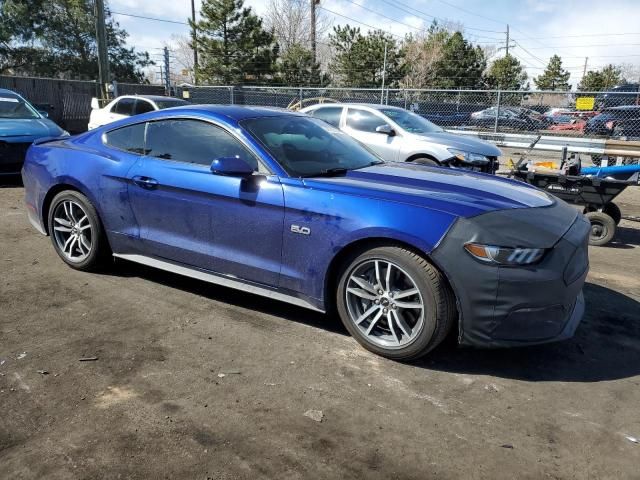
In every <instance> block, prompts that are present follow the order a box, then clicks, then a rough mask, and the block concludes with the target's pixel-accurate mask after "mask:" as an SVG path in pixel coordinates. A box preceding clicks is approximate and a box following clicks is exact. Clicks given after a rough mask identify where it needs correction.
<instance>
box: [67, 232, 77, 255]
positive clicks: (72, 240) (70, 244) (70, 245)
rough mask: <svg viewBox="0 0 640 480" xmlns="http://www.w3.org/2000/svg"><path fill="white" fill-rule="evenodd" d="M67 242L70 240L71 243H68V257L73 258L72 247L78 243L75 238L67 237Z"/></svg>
mask: <svg viewBox="0 0 640 480" xmlns="http://www.w3.org/2000/svg"><path fill="white" fill-rule="evenodd" d="M69 240H71V242H70V243H69V256H70V257H73V247H74V246H75V244H76V242H77V241H78V238H77V237H69Z"/></svg>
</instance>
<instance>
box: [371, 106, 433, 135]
mask: <svg viewBox="0 0 640 480" xmlns="http://www.w3.org/2000/svg"><path fill="white" fill-rule="evenodd" d="M380 111H381V112H382V113H384V114H385V115H386V116H387V117H389V118H390V119H391V120H393V121H394V122H396V123H397V124H398V125H400V126H401V127H402V128H403V129H404V130H406V131H407V132H409V133H431V132H441V131H442V128H440V127H439V126H437V125H436V124H434V123H431V122H430V121H429V120H427V119H426V118H422V117H421V116H420V115H416V114H415V113H413V112H409V111H408V110H400V109H398V110H396V109H395V108H385V109H381V110H380Z"/></svg>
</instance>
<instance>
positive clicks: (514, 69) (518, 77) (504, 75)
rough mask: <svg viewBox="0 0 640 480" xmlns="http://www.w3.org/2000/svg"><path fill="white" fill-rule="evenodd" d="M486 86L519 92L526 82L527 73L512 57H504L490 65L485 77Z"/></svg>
mask: <svg viewBox="0 0 640 480" xmlns="http://www.w3.org/2000/svg"><path fill="white" fill-rule="evenodd" d="M486 81H487V85H488V86H489V87H491V88H501V89H504V90H520V89H521V88H523V87H524V86H525V83H526V81H527V72H525V71H524V70H523V68H522V64H521V63H520V62H519V61H518V59H517V58H516V57H514V56H512V55H505V56H504V57H502V58H499V59H498V60H496V61H495V62H493V63H492V64H491V67H489V71H488V72H487V75H486Z"/></svg>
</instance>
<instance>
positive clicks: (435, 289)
mask: <svg viewBox="0 0 640 480" xmlns="http://www.w3.org/2000/svg"><path fill="white" fill-rule="evenodd" d="M337 306H338V312H339V314H340V317H341V319H342V322H343V323H344V325H345V326H346V328H347V329H348V330H349V332H350V333H351V334H352V335H353V336H354V338H355V339H356V340H358V342H360V343H361V344H362V345H363V346H364V347H365V348H367V349H368V350H371V351H372V352H374V353H377V354H379V355H382V356H385V357H388V358H392V359H396V360H412V359H416V358H419V357H421V356H422V355H425V354H426V353H428V352H429V351H430V350H432V349H433V348H435V346H436V345H438V344H439V343H440V342H441V341H442V340H443V339H444V338H445V336H446V335H447V333H448V332H449V330H450V329H451V327H452V325H453V324H454V321H455V318H456V310H455V301H454V299H453V294H452V292H451V290H450V288H449V286H448V285H447V284H446V282H445V280H444V278H443V277H442V275H441V274H440V272H438V271H437V270H436V269H435V268H434V267H433V266H432V265H431V264H429V263H428V262H427V261H426V260H425V259H424V258H422V257H420V256H418V255H416V254H415V253H413V252H410V251H408V250H405V249H403V248H399V247H380V248H375V249H372V250H370V251H368V252H365V253H363V254H361V255H359V256H358V257H357V258H355V259H353V261H351V262H350V263H349V265H348V266H347V268H346V269H345V270H344V272H343V274H342V277H341V280H340V283H339V286H338V298H337Z"/></svg>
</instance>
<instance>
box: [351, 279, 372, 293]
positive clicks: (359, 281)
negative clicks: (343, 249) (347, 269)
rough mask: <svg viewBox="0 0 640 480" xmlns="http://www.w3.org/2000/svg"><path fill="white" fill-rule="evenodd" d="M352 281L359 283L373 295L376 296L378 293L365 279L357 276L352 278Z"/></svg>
mask: <svg viewBox="0 0 640 480" xmlns="http://www.w3.org/2000/svg"><path fill="white" fill-rule="evenodd" d="M351 281H353V282H354V283H357V284H358V285H359V286H360V287H362V288H363V289H365V290H366V291H367V292H369V293H373V294H374V295H375V294H376V293H377V292H376V288H375V287H374V286H373V285H372V284H371V283H369V282H367V281H366V280H365V279H364V278H360V277H356V276H355V275H354V276H353V277H351Z"/></svg>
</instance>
